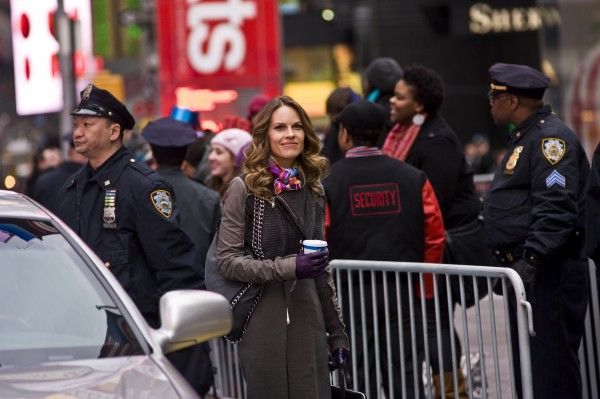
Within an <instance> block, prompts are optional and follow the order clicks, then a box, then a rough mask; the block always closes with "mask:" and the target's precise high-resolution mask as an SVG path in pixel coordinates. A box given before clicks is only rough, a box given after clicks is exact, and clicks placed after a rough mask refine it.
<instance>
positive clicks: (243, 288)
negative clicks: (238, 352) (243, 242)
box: [204, 197, 265, 343]
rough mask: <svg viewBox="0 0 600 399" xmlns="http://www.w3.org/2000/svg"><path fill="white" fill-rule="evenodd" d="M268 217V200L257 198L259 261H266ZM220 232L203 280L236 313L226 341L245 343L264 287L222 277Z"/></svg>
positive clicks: (255, 229) (254, 244) (255, 244)
mask: <svg viewBox="0 0 600 399" xmlns="http://www.w3.org/2000/svg"><path fill="white" fill-rule="evenodd" d="M264 214H265V200H264V199H262V198H258V197H254V217H253V220H252V252H253V253H254V256H255V257H256V258H258V259H260V260H264V259H265V255H264V253H263V250H262V228H263V217H264ZM218 241H219V231H218V230H217V233H216V234H215V236H214V238H213V240H212V243H211V244H210V247H209V249H208V252H207V254H206V263H205V266H204V279H205V283H206V289H207V290H209V291H213V292H217V293H219V294H221V295H223V296H224V297H225V298H227V300H228V301H229V305H230V306H231V311H232V312H233V326H232V327H231V331H230V332H229V334H227V335H225V339H226V340H227V341H229V342H231V343H237V342H239V341H240V340H241V339H242V336H243V335H244V332H245V331H246V327H247V326H248V322H249V321H250V317H251V316H252V313H253V312H254V309H255V308H256V305H258V301H259V300H260V297H261V296H262V293H263V289H264V285H263V284H254V283H245V282H243V281H236V280H229V279H227V278H225V277H223V276H222V275H221V273H219V268H218V266H217V242H218Z"/></svg>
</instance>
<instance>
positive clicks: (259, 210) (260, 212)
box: [252, 197, 265, 260]
mask: <svg viewBox="0 0 600 399" xmlns="http://www.w3.org/2000/svg"><path fill="white" fill-rule="evenodd" d="M264 217H265V200H264V199H262V198H258V197H254V223H253V224H252V251H254V255H255V256H256V257H257V258H258V259H260V260H264V259H265V254H264V252H263V249H262V230H263V219H264Z"/></svg>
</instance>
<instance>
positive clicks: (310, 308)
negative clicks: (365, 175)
mask: <svg viewBox="0 0 600 399" xmlns="http://www.w3.org/2000/svg"><path fill="white" fill-rule="evenodd" d="M255 120H256V123H255V126H254V129H253V131H252V136H253V137H252V145H251V146H250V148H249V149H248V152H247V158H246V164H245V168H244V174H243V175H242V177H237V178H235V179H234V180H233V181H232V183H231V184H230V186H229V188H228V190H227V192H226V193H225V195H224V197H223V208H222V219H221V226H220V230H219V242H218V249H217V257H218V267H219V272H220V273H221V274H222V275H223V276H224V277H226V278H228V279H232V280H238V281H243V282H251V283H258V284H263V286H264V291H263V294H262V296H261V298H260V301H259V302H258V305H257V306H256V308H255V310H254V312H253V314H252V317H251V319H250V322H249V323H248V326H247V328H246V331H245V333H244V335H243V337H242V340H241V341H240V343H239V355H240V359H241V364H242V372H243V374H244V378H245V380H246V384H247V393H248V398H250V399H252V398H266V397H269V398H311V399H312V398H329V397H330V396H331V394H330V384H329V368H328V358H329V367H333V368H336V367H341V366H342V365H343V363H344V362H345V361H346V360H347V358H348V338H347V336H346V334H345V332H344V324H343V322H342V316H341V313H340V309H339V306H338V303H337V298H336V294H335V286H334V282H333V278H332V275H331V271H330V269H329V268H327V265H328V253H327V252H326V251H325V252H323V251H322V252H315V253H311V254H304V253H301V252H302V248H301V240H303V239H322V238H323V222H324V220H323V215H324V207H323V204H324V194H323V187H322V186H321V183H320V178H321V177H322V175H323V173H324V171H325V169H326V167H327V161H326V160H325V158H323V157H322V156H320V155H319V152H320V143H319V139H318V138H317V135H316V134H315V131H314V129H313V127H312V124H311V122H310V119H309V118H308V116H307V115H306V112H305V111H304V110H303V109H302V107H301V106H300V105H299V104H298V103H296V102H295V101H294V100H292V99H291V98H289V97H287V96H282V97H278V98H275V99H273V100H272V101H271V102H269V103H268V104H267V105H266V106H265V107H264V108H263V109H262V110H261V111H260V112H259V113H258V114H257V116H256V119H255ZM328 356H329V357H328Z"/></svg>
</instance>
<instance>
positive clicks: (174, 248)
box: [58, 147, 203, 317]
mask: <svg viewBox="0 0 600 399" xmlns="http://www.w3.org/2000/svg"><path fill="white" fill-rule="evenodd" d="M59 197H60V198H61V200H60V205H59V207H58V216H59V217H60V218H61V219H62V220H63V221H64V222H65V223H66V224H68V225H69V226H70V227H71V228H72V229H73V230H74V231H75V232H76V233H77V234H78V235H79V236H80V237H81V238H82V239H83V240H84V241H85V242H86V243H87V244H88V245H89V246H90V247H91V248H92V249H93V250H94V252H95V253H96V254H97V255H98V257H99V258H100V259H101V260H102V261H103V262H104V264H105V265H106V267H108V268H109V269H110V270H111V271H112V272H113V273H114V275H115V276H116V277H117V279H118V280H119V282H120V283H121V285H122V286H123V287H124V288H125V290H126V291H127V292H128V293H129V295H130V296H131V297H132V299H133V301H134V302H135V303H136V305H137V306H138V308H139V309H140V311H141V312H142V313H144V314H146V315H147V317H148V315H151V314H157V311H158V300H159V298H160V296H161V295H162V294H164V293H165V292H167V291H170V290H173V289H182V288H199V287H200V286H201V285H202V284H203V281H202V280H201V276H199V275H198V274H197V273H196V272H195V271H194V269H193V266H194V264H195V263H196V262H198V252H197V249H196V247H195V246H194V244H193V243H192V241H191V240H190V239H189V237H188V236H187V235H186V234H185V233H184V232H183V231H182V230H181V229H180V227H179V222H178V210H177V208H176V207H175V206H174V201H173V200H174V198H173V190H172V188H171V186H170V185H169V184H168V183H167V182H165V181H164V179H162V178H161V177H160V176H159V175H158V174H157V173H155V172H153V171H152V170H151V169H150V168H148V167H147V166H146V165H145V164H142V163H137V162H135V160H134V159H133V158H132V155H131V153H130V152H129V151H128V150H127V149H125V148H124V147H122V148H120V149H119V150H118V151H117V152H116V153H115V154H113V155H112V156H111V157H110V158H109V159H108V160H107V161H106V162H104V164H103V165H101V166H100V167H99V168H97V169H96V170H93V169H92V168H91V167H90V166H89V164H87V165H85V166H83V167H82V168H81V169H80V170H79V171H77V172H76V173H75V174H74V175H73V176H72V178H71V179H70V180H69V181H68V182H67V183H66V184H65V185H64V186H63V187H62V189H61V192H60V196H59ZM111 207H113V209H114V211H112V210H111V209H110V208H111Z"/></svg>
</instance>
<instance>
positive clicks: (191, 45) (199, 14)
mask: <svg viewBox="0 0 600 399" xmlns="http://www.w3.org/2000/svg"><path fill="white" fill-rule="evenodd" d="M188 4H190V8H189V11H188V14H187V26H188V28H189V29H190V34H189V37H188V42H187V55H188V60H189V62H190V65H191V66H192V68H194V70H196V71H197V72H199V73H203V74H211V73H214V72H216V71H217V70H219V68H221V66H223V67H224V68H225V70H227V71H233V70H235V69H237V68H239V67H240V66H241V65H242V63H243V61H244V58H245V57H246V38H245V37H244V32H243V31H242V30H241V29H240V26H241V25H242V23H243V22H244V20H245V19H253V18H255V17H256V3H255V2H254V1H250V0H224V1H210V2H209V1H202V0H200V1H198V0H188ZM210 21H213V22H216V25H214V24H213V26H212V29H211V25H210V24H209V22H210Z"/></svg>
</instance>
